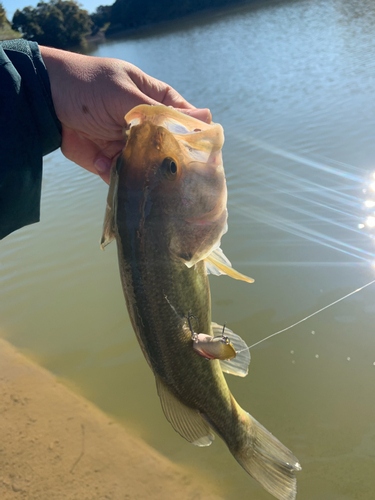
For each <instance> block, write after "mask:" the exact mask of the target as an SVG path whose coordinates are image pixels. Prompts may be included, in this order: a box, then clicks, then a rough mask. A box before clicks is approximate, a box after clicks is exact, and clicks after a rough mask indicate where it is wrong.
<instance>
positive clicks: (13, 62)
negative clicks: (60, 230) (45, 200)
mask: <svg viewBox="0 0 375 500" xmlns="http://www.w3.org/2000/svg"><path fill="white" fill-rule="evenodd" d="M0 81H1V85H0V151H1V157H0V239H1V238H4V237H5V236H6V235H8V234H9V233H11V232H12V231H15V230H16V229H19V228H20V227H23V226H25V225H27V224H32V223H34V222H38V221H39V214H40V193H41V182H42V157H43V156H44V155H46V154H48V153H50V152H52V151H54V150H55V149H57V148H59V147H60V145H61V124H60V122H59V120H58V119H57V116H56V113H55V110H54V107H53V102H52V95H51V89H50V84H49V78H48V73H47V70H46V68H45V66H44V63H43V60H42V57H41V54H40V51H39V48H38V45H37V44H36V43H35V42H27V41H26V40H12V41H8V42H2V43H0Z"/></svg>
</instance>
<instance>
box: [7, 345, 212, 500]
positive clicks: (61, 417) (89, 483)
mask: <svg viewBox="0 0 375 500" xmlns="http://www.w3.org/2000/svg"><path fill="white" fill-rule="evenodd" d="M212 491H213V490H212V488H209V489H207V485H205V486H204V485H203V484H202V483H201V482H200V480H199V478H197V477H194V476H192V475H191V474H190V473H185V472H184V471H183V469H182V468H180V467H178V466H176V465H175V464H172V463H171V462H170V461H169V460H167V459H166V458H165V457H163V456H161V455H160V454H159V453H157V452H156V451H155V450H154V449H152V448H150V447H149V446H148V445H147V444H145V443H144V442H143V441H141V440H139V439H136V438H134V437H132V436H131V435H130V434H129V433H127V432H126V430H125V429H124V428H122V427H121V426H120V425H118V424H116V423H114V422H113V421H111V420H110V419H109V418H108V417H107V416H106V415H105V414H103V413H102V412H101V411H100V410H99V409H97V408H96V407H94V406H93V405H92V404H91V403H89V402H88V401H86V400H84V399H83V398H81V397H79V396H77V395H75V394H73V393H71V392H70V391H69V390H68V389H67V388H66V387H64V386H62V385H61V384H59V383H57V382H56V381H55V379H54V377H53V376H52V375H51V374H50V373H49V372H47V371H46V370H44V369H42V368H40V367H39V366H37V365H35V364H33V363H32V362H30V361H29V360H28V359H26V358H25V357H24V356H22V355H20V354H19V353H17V351H16V350H15V349H14V348H13V347H12V346H11V345H10V344H8V343H7V342H5V341H4V340H1V339H0V499H1V500H120V499H121V500H133V499H134V500H143V499H147V500H169V499H173V500H175V499H178V500H188V499H189V500H199V499H202V500H203V499H204V500H220V498H221V497H219V496H218V495H216V494H214V493H212Z"/></svg>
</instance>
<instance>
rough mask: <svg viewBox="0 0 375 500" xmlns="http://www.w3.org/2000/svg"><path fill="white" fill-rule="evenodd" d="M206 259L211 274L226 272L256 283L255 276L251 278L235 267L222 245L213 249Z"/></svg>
mask: <svg viewBox="0 0 375 500" xmlns="http://www.w3.org/2000/svg"><path fill="white" fill-rule="evenodd" d="M204 260H205V262H206V269H207V273H209V274H214V275H215V276H220V275H221V274H226V275H228V276H230V277H231V278H234V279H235V280H241V281H246V282H247V283H254V280H253V278H249V276H245V275H244V274H241V273H239V272H238V271H236V270H235V269H233V267H232V264H231V262H230V260H229V259H228V257H226V255H225V254H224V252H223V251H222V249H221V248H220V247H218V248H216V249H215V250H213V251H212V252H211V253H210V255H208V256H207V257H206V258H205V259H204Z"/></svg>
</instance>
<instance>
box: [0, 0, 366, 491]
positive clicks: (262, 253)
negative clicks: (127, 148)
mask: <svg viewBox="0 0 375 500" xmlns="http://www.w3.org/2000/svg"><path fill="white" fill-rule="evenodd" d="M374 29H375V4H374V3H373V2H372V1H370V0H358V1H354V0H322V1H319V0H316V1H310V0H300V1H290V2H276V3H269V2H263V3H261V4H254V3H253V4H249V5H243V6H239V7H236V8H233V9H228V10H225V11H222V12H220V13H205V14H202V15H199V16H195V17H192V18H190V19H188V20H184V21H179V22H175V23H173V24H172V25H163V26H159V27H157V28H153V29H149V30H146V31H144V32H143V33H142V34H141V35H138V36H132V37H130V38H127V39H122V40H121V39H117V40H112V41H108V42H106V43H105V44H102V45H100V46H98V47H97V48H95V49H94V51H93V52H92V53H93V55H96V56H109V57H117V58H121V59H125V60H127V61H130V62H132V63H134V64H135V65H137V66H139V67H141V68H142V69H143V70H144V71H146V72H147V73H149V74H151V75H153V76H155V77H157V78H159V79H162V80H164V81H167V82H168V83H170V84H171V85H172V86H173V87H175V88H176V89H177V90H178V91H179V92H180V93H182V94H183V95H184V97H185V98H187V99H188V100H189V101H190V102H192V103H193V104H195V105H196V106H199V107H206V106H207V107H209V108H210V109H211V111H212V113H213V117H214V121H216V122H219V123H221V124H222V125H223V127H224V130H225V135H226V142H225V146H224V164H225V169H226V174H227V183H228V193H229V202H228V209H229V232H228V233H227V235H225V237H224V238H223V241H222V247H223V249H224V252H225V253H226V255H227V256H228V257H229V258H230V260H231V261H232V262H233V264H234V266H235V268H236V269H238V270H239V271H241V272H243V273H245V274H247V275H249V276H252V277H253V278H255V283H254V284H252V285H248V284H245V283H240V282H237V281H234V280H231V279H229V278H227V277H212V278H210V282H211V290H212V301H213V312H212V315H213V319H214V321H216V322H218V323H219V324H222V323H224V322H226V323H227V325H228V326H229V327H230V328H231V329H233V330H234V331H235V332H236V333H237V334H239V335H241V336H242V337H243V338H244V339H245V340H246V342H247V343H248V344H249V345H251V344H253V343H255V342H257V341H259V340H261V339H262V338H264V337H266V336H268V335H270V334H272V333H274V332H276V331H278V330H281V329H283V328H285V327H287V326H289V325H291V324H293V323H296V322H297V321H299V320H300V319H302V318H304V317H305V316H308V315H310V314H311V313H313V312H314V311H316V310H318V309H320V308H323V307H324V306H326V305H328V304H330V303H331V302H333V301H335V300H337V299H339V298H340V297H342V296H344V295H346V294H348V293H350V292H352V291H353V290H355V289H357V288H359V287H361V286H363V285H365V284H366V283H368V282H370V281H371V280H373V279H374V278H375V270H374V262H375V245H374V243H375V241H374V236H375V218H374V216H375V214H374V210H375V208H374V205H375V177H374V171H375V137H374V136H375V43H374ZM72 179H74V180H72ZM106 191H107V187H106V185H104V183H103V182H101V181H100V180H99V179H97V178H95V177H94V176H92V175H89V174H86V173H85V172H83V171H82V169H80V168H79V167H77V166H75V165H74V164H72V163H70V162H68V161H67V160H66V159H65V158H64V157H63V156H62V155H61V154H60V152H55V153H53V154H51V155H50V156H48V157H47V158H46V159H45V170H44V186H43V198H42V222H41V223H40V224H37V225H34V226H31V227H28V228H24V229H22V230H20V231H18V232H17V233H15V234H13V235H11V236H9V237H8V238H6V239H5V240H4V241H3V242H1V254H0V255H1V257H0V282H1V289H0V312H1V322H0V328H1V330H2V332H3V334H4V335H5V336H6V337H7V338H8V339H9V340H10V341H11V342H12V343H14V344H15V345H16V346H17V347H19V348H20V349H21V350H23V351H24V352H27V353H29V354H30V355H32V356H33V357H34V358H36V359H37V360H38V361H39V362H40V363H41V364H42V365H43V366H45V367H47V368H48V369H50V370H51V371H52V372H53V373H55V374H56V375H57V376H59V377H61V378H62V379H64V380H65V381H66V382H67V383H68V384H70V385H72V386H74V387H75V389H76V390H77V391H79V392H80V393H82V394H84V395H85V396H86V397H87V398H89V399H90V400H91V401H93V402H94V403H95V404H97V405H98V406H99V407H100V408H102V409H103V410H104V411H106V412H108V413H109V414H112V415H113V416H114V417H115V418H117V419H118V420H120V421H122V422H123V423H124V425H126V426H127V427H128V428H131V429H132V430H133V431H134V433H135V434H137V435H139V436H141V437H142V438H144V439H145V440H146V441H147V442H148V443H150V444H151V445H152V446H154V447H155V448H156V449H158V450H159V451H160V452H162V453H163V454H165V455H166V456H168V457H169V458H171V459H172V460H173V461H175V462H177V463H179V464H183V465H184V466H185V467H186V468H189V469H190V470H195V471H196V473H197V474H199V475H203V476H206V477H207V478H209V479H212V480H213V481H214V482H216V484H217V487H218V488H219V489H220V491H221V492H222V494H223V496H224V498H226V499H227V500H237V499H240V498H249V499H250V498H253V499H257V500H266V499H270V498H271V497H270V496H269V495H268V494H267V493H266V492H264V491H263V490H262V488H261V487H259V486H258V485H257V484H256V483H255V482H254V481H253V480H252V479H251V478H250V477H248V476H247V474H246V473H245V472H244V471H243V470H242V469H241V467H240V466H239V465H238V464H237V463H236V462H235V460H233V458H232V457H231V455H230V453H229V452H228V451H227V449H226V447H225V445H224V444H223V443H222V442H221V441H220V439H216V441H215V442H214V444H213V445H212V446H211V447H210V448H207V449H197V448H195V447H193V446H191V445H189V444H188V443H186V442H185V441H184V440H183V439H182V438H180V437H179V436H178V435H177V434H176V433H175V432H174V431H173V430H172V428H171V427H170V425H169V424H168V422H167V421H166V420H165V418H164V415H163V413H162V410H161V407H160V403H159V400H158V396H157V394H156V390H155V383H154V377H153V375H152V373H151V371H150V370H149V368H148V366H147V364H146V362H145V360H144V359H143V356H142V354H141V351H140V348H139V347H138V344H137V341H136V340H135V337H134V334H133V331H132V328H131V325H130V322H129V318H128V314H127V311H126V308H125V305H124V298H123V295H122V290H121V285H120V279H119V273H118V268H117V257H116V248H115V245H114V244H112V245H110V247H107V249H106V251H105V252H101V251H100V249H99V238H100V236H101V226H102V220H103V214H104V208H105V200H106ZM373 200H374V201H373ZM374 298H375V284H374V285H372V286H369V287H368V288H365V289H363V290H362V291H360V292H358V293H357V294H355V295H352V296H350V297H348V298H347V299H346V300H345V301H342V302H340V303H338V304H336V305H334V306H333V307H331V308H329V309H326V310H324V311H323V312H322V313H320V314H319V315H316V316H314V317H312V318H311V319H309V320H307V321H305V322H303V323H301V324H299V325H298V326H296V327H295V328H293V329H291V330H289V331H287V332H285V333H282V334H280V335H278V336H276V337H274V338H272V339H269V340H268V341H266V342H264V343H262V344H260V345H258V346H256V347H254V348H253V349H252V350H251V355H252V361H251V365H250V372H249V375H248V377H247V378H245V379H236V378H231V379H229V378H228V381H229V384H230V388H231V390H232V392H233V394H234V396H235V397H236V399H237V400H238V402H239V403H240V404H241V406H243V407H244V408H245V409H246V410H248V411H249V412H250V413H251V414H252V415H254V416H255V417H256V418H257V420H259V421H260V422H262V423H263V425H265V426H266V427H267V428H268V429H269V430H271V431H272V432H273V433H274V434H275V435H276V436H277V437H278V438H279V439H280V440H281V441H282V442H283V443H284V444H285V445H287V446H288V447H289V448H290V449H291V450H293V452H294V453H295V454H296V456H297V457H298V458H299V459H300V462H301V464H302V466H303V471H302V472H300V473H299V474H298V491H299V493H298V498H300V499H304V500H321V499H323V498H324V499H329V500H354V499H360V500H370V499H371V500H372V499H373V498H374V491H375V473H374V472H375V333H374V332H375V328H374V323H375V303H374ZM198 471H199V472H198ZM145 473H147V471H145ZM166 500H167V499H166Z"/></svg>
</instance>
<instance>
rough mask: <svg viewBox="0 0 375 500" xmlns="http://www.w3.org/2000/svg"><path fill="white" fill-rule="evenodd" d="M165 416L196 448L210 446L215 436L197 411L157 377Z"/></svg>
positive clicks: (157, 385)
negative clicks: (177, 396) (180, 399)
mask: <svg viewBox="0 0 375 500" xmlns="http://www.w3.org/2000/svg"><path fill="white" fill-rule="evenodd" d="M155 379H156V387H157V390H158V394H159V398H160V401H161V406H162V408H163V412H164V415H165V417H166V419H167V420H168V422H169V423H170V424H171V425H172V427H173V428H174V430H175V431H176V432H178V433H179V434H180V436H182V437H183V438H185V439H186V441H189V443H193V444H195V445H196V446H210V444H211V443H212V441H213V440H214V439H215V436H214V435H213V434H212V432H211V429H210V427H209V426H208V424H207V423H206V422H205V421H204V420H203V418H202V417H201V415H200V413H199V412H198V411H197V410H193V409H192V408H189V407H188V406H186V405H184V404H183V403H181V401H179V400H178V399H177V398H176V396H175V395H174V394H173V393H172V392H171V391H170V389H169V388H168V386H167V385H166V383H165V382H164V381H163V380H162V378H161V377H159V376H158V375H155Z"/></svg>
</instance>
